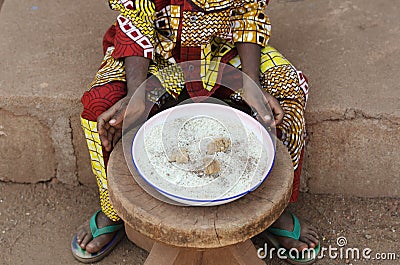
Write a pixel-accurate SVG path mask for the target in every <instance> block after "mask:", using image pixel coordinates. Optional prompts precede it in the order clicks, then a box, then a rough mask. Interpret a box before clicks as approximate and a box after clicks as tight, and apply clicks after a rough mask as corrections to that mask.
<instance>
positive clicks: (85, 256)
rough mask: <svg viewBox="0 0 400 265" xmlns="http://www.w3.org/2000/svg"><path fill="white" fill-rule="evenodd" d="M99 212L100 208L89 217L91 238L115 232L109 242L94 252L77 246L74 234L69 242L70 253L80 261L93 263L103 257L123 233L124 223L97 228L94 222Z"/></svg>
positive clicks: (119, 239)
mask: <svg viewBox="0 0 400 265" xmlns="http://www.w3.org/2000/svg"><path fill="white" fill-rule="evenodd" d="M100 212H101V210H99V211H97V212H96V213H95V214H94V215H93V216H92V218H91V219H90V230H91V233H92V236H93V238H96V237H98V236H101V235H104V234H109V233H114V232H117V233H116V234H115V235H114V237H113V238H112V240H111V241H110V242H108V243H107V244H106V245H105V246H104V247H103V248H102V249H101V250H100V251H98V252H96V253H89V252H87V251H86V250H84V249H82V248H81V247H80V246H79V243H78V239H77V236H76V235H75V236H74V237H73V239H72V242H71V250H72V255H73V256H74V257H75V258H76V259H77V260H79V261H80V262H82V263H94V262H97V261H99V260H101V259H103V258H104V257H105V256H107V255H108V254H109V253H110V252H111V251H112V250H113V249H114V248H115V246H116V245H117V244H118V242H119V241H121V239H122V238H123V237H124V235H125V231H124V224H117V225H109V226H105V227H103V228H98V227H97V224H96V217H97V215H98V214H99V213H100Z"/></svg>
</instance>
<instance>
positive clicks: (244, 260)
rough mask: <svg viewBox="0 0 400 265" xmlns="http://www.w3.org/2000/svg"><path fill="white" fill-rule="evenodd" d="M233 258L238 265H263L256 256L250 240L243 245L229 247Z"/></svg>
mask: <svg viewBox="0 0 400 265" xmlns="http://www.w3.org/2000/svg"><path fill="white" fill-rule="evenodd" d="M229 248H230V251H231V253H232V255H233V257H234V258H235V259H236V261H237V262H238V264H240V265H265V262H264V261H263V260H262V259H260V258H259V257H258V255H257V250H256V248H255V247H254V245H253V243H252V242H251V240H250V239H247V240H246V241H245V242H243V243H239V244H236V245H233V246H229Z"/></svg>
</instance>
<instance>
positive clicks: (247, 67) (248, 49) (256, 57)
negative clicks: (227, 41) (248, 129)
mask: <svg viewBox="0 0 400 265" xmlns="http://www.w3.org/2000/svg"><path fill="white" fill-rule="evenodd" d="M235 45H236V47H237V50H238V53H239V57H240V61H241V64H242V71H243V72H244V73H245V74H246V75H248V76H249V77H250V78H251V79H252V80H253V81H254V82H255V83H256V84H257V86H258V87H254V84H251V83H249V82H246V80H244V82H243V91H244V98H245V100H246V102H247V103H248V104H249V105H250V106H251V107H253V108H254V109H255V110H256V111H257V113H258V117H257V118H260V119H261V120H262V121H263V122H265V123H270V125H271V126H273V127H275V126H277V125H279V124H280V123H281V122H282V120H283V114H284V112H283V109H282V107H281V106H280V105H279V102H278V101H277V100H276V99H275V98H274V97H273V96H271V95H270V94H269V93H267V92H265V91H264V90H261V85H260V58H261V46H259V45H258V44H256V43H247V42H237V43H235ZM262 94H263V95H264V97H263V96H262ZM266 104H268V105H269V107H270V108H271V110H272V112H273V115H274V120H273V121H271V117H270V115H269V113H267V112H266V110H265V108H264V107H263V106H262V105H266Z"/></svg>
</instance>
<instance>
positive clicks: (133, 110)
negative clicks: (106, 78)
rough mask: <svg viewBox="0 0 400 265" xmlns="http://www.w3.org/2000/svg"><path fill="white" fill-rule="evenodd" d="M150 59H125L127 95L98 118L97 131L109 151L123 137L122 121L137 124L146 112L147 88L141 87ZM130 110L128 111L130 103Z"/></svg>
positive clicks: (131, 57) (132, 57) (137, 57)
mask: <svg viewBox="0 0 400 265" xmlns="http://www.w3.org/2000/svg"><path fill="white" fill-rule="evenodd" d="M149 62H150V59H147V58H145V57H140V56H130V57H126V58H125V72H126V81H127V95H126V96H125V97H124V98H122V99H121V100H119V101H118V102H117V103H115V104H114V105H113V106H112V107H111V108H109V109H108V110H107V111H105V112H103V113H102V114H101V115H100V116H99V117H98V118H97V130H98V132H99V136H100V140H101V143H102V145H103V146H104V148H105V149H106V150H107V151H110V150H111V148H112V147H113V146H114V145H115V144H116V143H117V142H118V140H119V139H120V138H121V135H122V121H123V119H124V116H125V112H127V113H126V117H127V119H128V122H129V123H130V124H134V123H136V122H137V121H138V120H139V119H140V118H141V116H142V115H143V113H144V111H145V92H146V91H145V88H144V86H143V87H140V90H138V88H139V86H140V85H141V84H142V82H144V81H145V80H146V78H147V71H148V68H149ZM131 99H132V102H131V104H130V105H129V109H127V107H128V104H129V102H130V101H131Z"/></svg>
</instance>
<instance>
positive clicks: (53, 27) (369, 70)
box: [0, 0, 400, 197]
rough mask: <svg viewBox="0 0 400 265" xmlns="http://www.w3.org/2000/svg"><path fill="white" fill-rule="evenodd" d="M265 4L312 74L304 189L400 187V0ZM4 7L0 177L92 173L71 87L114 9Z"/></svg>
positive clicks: (82, 77) (73, 178)
mask: <svg viewBox="0 0 400 265" xmlns="http://www.w3.org/2000/svg"><path fill="white" fill-rule="evenodd" d="M0 2H1V1H0ZM34 5H35V6H37V8H36V7H35V8H32V7H33V6H34ZM269 9H270V10H269V14H270V18H271V21H272V25H273V34H272V38H271V45H273V46H275V47H277V48H278V49H279V50H280V51H281V52H282V53H283V54H285V55H286V56H287V57H288V58H289V59H290V60H291V61H292V62H293V63H294V65H296V67H298V68H299V69H300V70H302V71H303V72H304V73H305V74H306V75H307V76H308V79H309V80H310V85H311V89H310V100H309V103H308V106H307V107H308V109H307V114H306V118H307V121H308V134H309V135H308V145H307V153H306V159H305V165H304V174H303V190H307V191H309V192H312V193H336V194H349V195H357V196H397V197H398V196H400V189H399V188H398V187H399V184H400V183H399V182H400V180H399V173H398V172H399V171H398V168H399V166H400V164H399V163H400V162H399V161H400V153H399V152H398V142H399V140H400V104H399V102H400V89H399V84H400V82H399V80H398V79H399V78H398V69H400V44H399V43H398V36H399V34H400V27H398V25H400V17H399V16H398V14H399V11H400V10H399V9H400V6H399V5H396V4H393V1H391V0H382V1H379V3H378V2H376V1H364V0H352V1H344V2H340V1H339V2H338V1H313V0H303V1H292V0H275V1H271V4H270V8H269ZM0 12H1V16H0V28H1V31H0V39H1V40H2V41H1V43H0V58H2V62H1V64H0V115H1V116H0V144H1V146H3V149H2V150H3V151H2V152H1V153H0V159H1V161H3V162H2V163H1V166H0V180H3V181H15V182H28V183H29V182H32V183H34V182H39V181H48V180H51V179H52V178H57V179H58V180H60V181H61V182H64V183H69V184H71V185H77V184H79V183H83V184H87V185H95V180H94V177H93V176H92V173H91V170H90V164H89V159H88V153H87V150H86V147H85V142H84V139H83V134H82V131H81V129H80V124H79V114H80V112H81V104H80V102H79V99H80V96H81V95H82V93H83V92H84V91H85V89H86V87H87V84H88V83H90V81H91V78H92V76H93V74H94V73H95V71H96V69H97V67H98V66H99V63H100V62H101V57H102V56H101V54H102V48H101V40H102V36H103V34H104V32H105V30H106V29H107V27H108V26H109V25H111V23H112V22H113V20H114V19H115V16H116V15H117V14H116V13H115V12H112V11H110V10H109V9H108V7H107V5H106V4H102V3H92V2H90V1H78V0H72V1H68V2H55V3H52V4H47V5H44V4H43V5H41V4H39V5H38V3H37V2H35V1H32V0H22V1H19V2H18V5H16V4H14V2H13V1H11V0H6V1H5V2H4V4H3V6H2V9H1V11H0Z"/></svg>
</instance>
